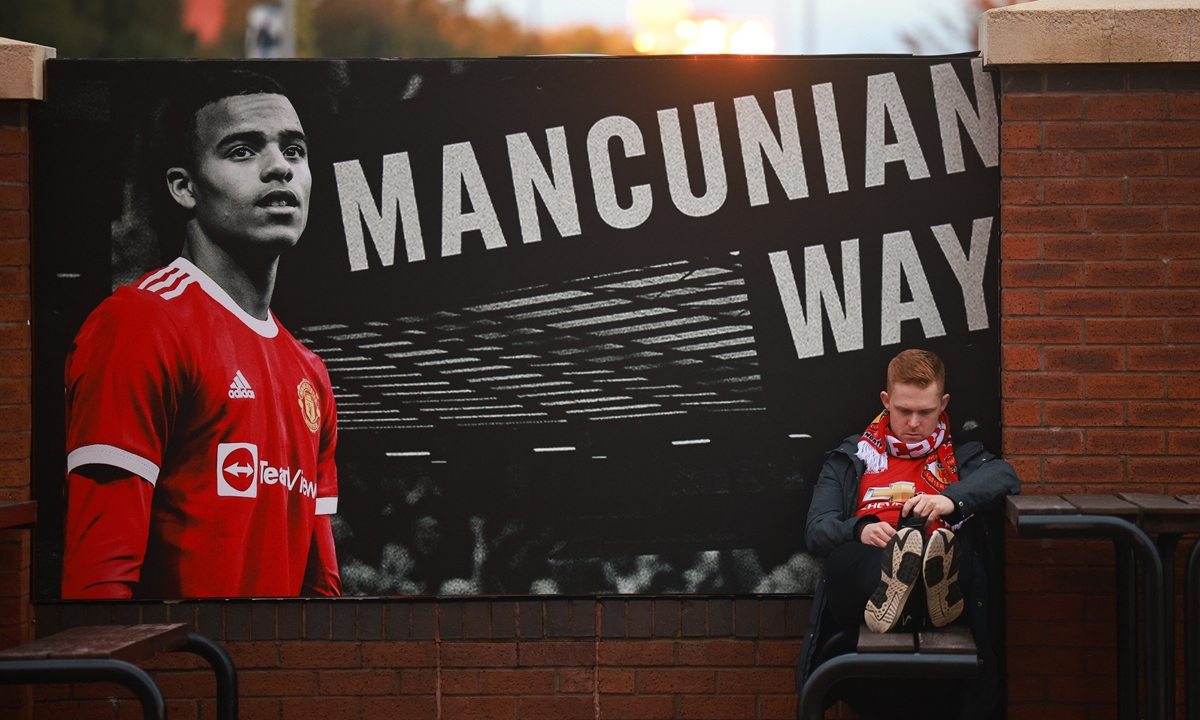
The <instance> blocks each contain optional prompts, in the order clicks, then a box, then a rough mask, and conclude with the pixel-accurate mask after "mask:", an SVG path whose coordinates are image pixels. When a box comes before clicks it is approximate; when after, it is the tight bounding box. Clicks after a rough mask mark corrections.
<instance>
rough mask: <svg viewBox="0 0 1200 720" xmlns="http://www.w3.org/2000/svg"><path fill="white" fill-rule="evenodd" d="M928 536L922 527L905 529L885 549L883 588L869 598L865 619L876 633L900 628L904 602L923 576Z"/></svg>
mask: <svg viewBox="0 0 1200 720" xmlns="http://www.w3.org/2000/svg"><path fill="white" fill-rule="evenodd" d="M923 546H924V539H923V537H922V534H921V531H920V530H915V529H912V528H905V529H904V530H901V531H900V532H898V533H896V534H895V535H894V536H893V537H892V539H891V540H889V541H888V544H887V545H885V546H884V548H883V558H882V559H881V571H882V572H881V575H882V577H881V578H880V581H879V587H877V588H876V589H875V593H874V594H873V595H871V599H870V600H868V601H867V607H866V609H865V610H864V611H863V619H864V620H865V621H866V623H867V627H868V628H870V629H871V631H872V632H877V633H885V632H888V631H890V630H892V629H893V628H895V627H896V623H897V622H898V621H899V620H900V614H901V611H902V610H904V604H905V603H906V602H908V596H909V595H910V594H911V593H912V589H913V587H915V586H916V584H917V579H918V578H920V577H921V556H922V551H923V550H924V547H923Z"/></svg>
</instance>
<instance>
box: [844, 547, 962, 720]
mask: <svg viewBox="0 0 1200 720" xmlns="http://www.w3.org/2000/svg"><path fill="white" fill-rule="evenodd" d="M882 558H883V548H877V547H874V546H873V545H864V544H863V543H861V542H852V543H846V544H845V545H841V546H839V547H837V548H834V550H833V552H831V553H830V554H829V558H828V559H827V560H826V561H825V598H826V601H827V605H826V607H827V608H828V610H829V615H830V617H831V618H832V619H833V623H834V625H836V626H837V629H838V630H848V631H850V632H851V633H853V634H854V637H857V636H858V629H859V627H860V626H861V625H862V624H863V610H865V609H866V607H867V600H870V599H871V595H872V594H873V593H874V592H875V588H877V587H879V581H880V579H881V577H882V576H881V574H880V561H881V560H882ZM903 614H904V615H910V616H911V617H912V618H913V619H914V621H915V623H916V626H915V627H913V626H909V625H905V626H904V629H905V630H919V629H920V627H921V626H922V625H923V624H924V622H925V618H926V617H927V611H926V610H925V583H924V582H923V581H922V580H920V579H918V580H917V584H916V586H915V587H913V591H912V594H911V595H910V596H909V599H908V603H907V604H906V605H905V610H904V613H903ZM847 650H849V648H847ZM960 692H961V686H960V683H959V682H958V681H950V682H946V681H941V680H897V679H893V678H883V679H879V678H871V679H856V680H843V681H842V682H840V683H838V684H837V685H835V686H834V689H833V693H834V697H838V698H840V699H841V700H843V701H845V702H846V704H847V705H849V706H850V707H851V708H852V709H853V710H854V711H855V712H857V713H858V714H859V715H862V716H863V717H864V718H877V719H879V720H934V719H938V718H955V717H957V716H958V711H959V708H960V705H961V699H960V695H959V693H960Z"/></svg>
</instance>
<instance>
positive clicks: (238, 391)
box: [229, 370, 254, 400]
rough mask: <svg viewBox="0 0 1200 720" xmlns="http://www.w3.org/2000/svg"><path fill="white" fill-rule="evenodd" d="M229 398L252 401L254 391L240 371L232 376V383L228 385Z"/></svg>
mask: <svg viewBox="0 0 1200 720" xmlns="http://www.w3.org/2000/svg"><path fill="white" fill-rule="evenodd" d="M229 397H231V398H234V399H235V400H236V399H239V398H245V399H249V400H253V399H254V390H253V388H251V387H250V383H249V382H247V381H246V376H245V375H243V374H242V371H241V370H238V371H237V374H235V375H234V376H233V382H231V383H229Z"/></svg>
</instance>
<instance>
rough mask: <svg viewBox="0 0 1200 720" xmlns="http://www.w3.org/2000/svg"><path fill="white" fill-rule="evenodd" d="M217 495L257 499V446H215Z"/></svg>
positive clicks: (243, 444) (230, 444)
mask: <svg viewBox="0 0 1200 720" xmlns="http://www.w3.org/2000/svg"><path fill="white" fill-rule="evenodd" d="M239 375H240V373H239ZM230 393H232V391H230ZM217 495H220V496H225V497H249V498H252V497H258V446H257V445H255V444H253V443H220V444H218V445H217Z"/></svg>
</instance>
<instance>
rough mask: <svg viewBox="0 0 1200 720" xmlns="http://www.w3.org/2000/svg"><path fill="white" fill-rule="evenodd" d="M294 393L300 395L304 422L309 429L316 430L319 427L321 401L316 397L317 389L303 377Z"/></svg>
mask: <svg viewBox="0 0 1200 720" xmlns="http://www.w3.org/2000/svg"><path fill="white" fill-rule="evenodd" d="M296 394H297V395H299V396H300V412H302V413H304V423H305V424H306V425H308V429H309V430H312V431H313V432H316V431H317V430H319V429H320V428H321V403H320V401H319V400H318V399H317V389H316V388H314V387H313V384H312V383H310V382H309V381H308V379H307V378H305V379H304V380H301V381H300V385H298V386H297V387H296Z"/></svg>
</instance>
